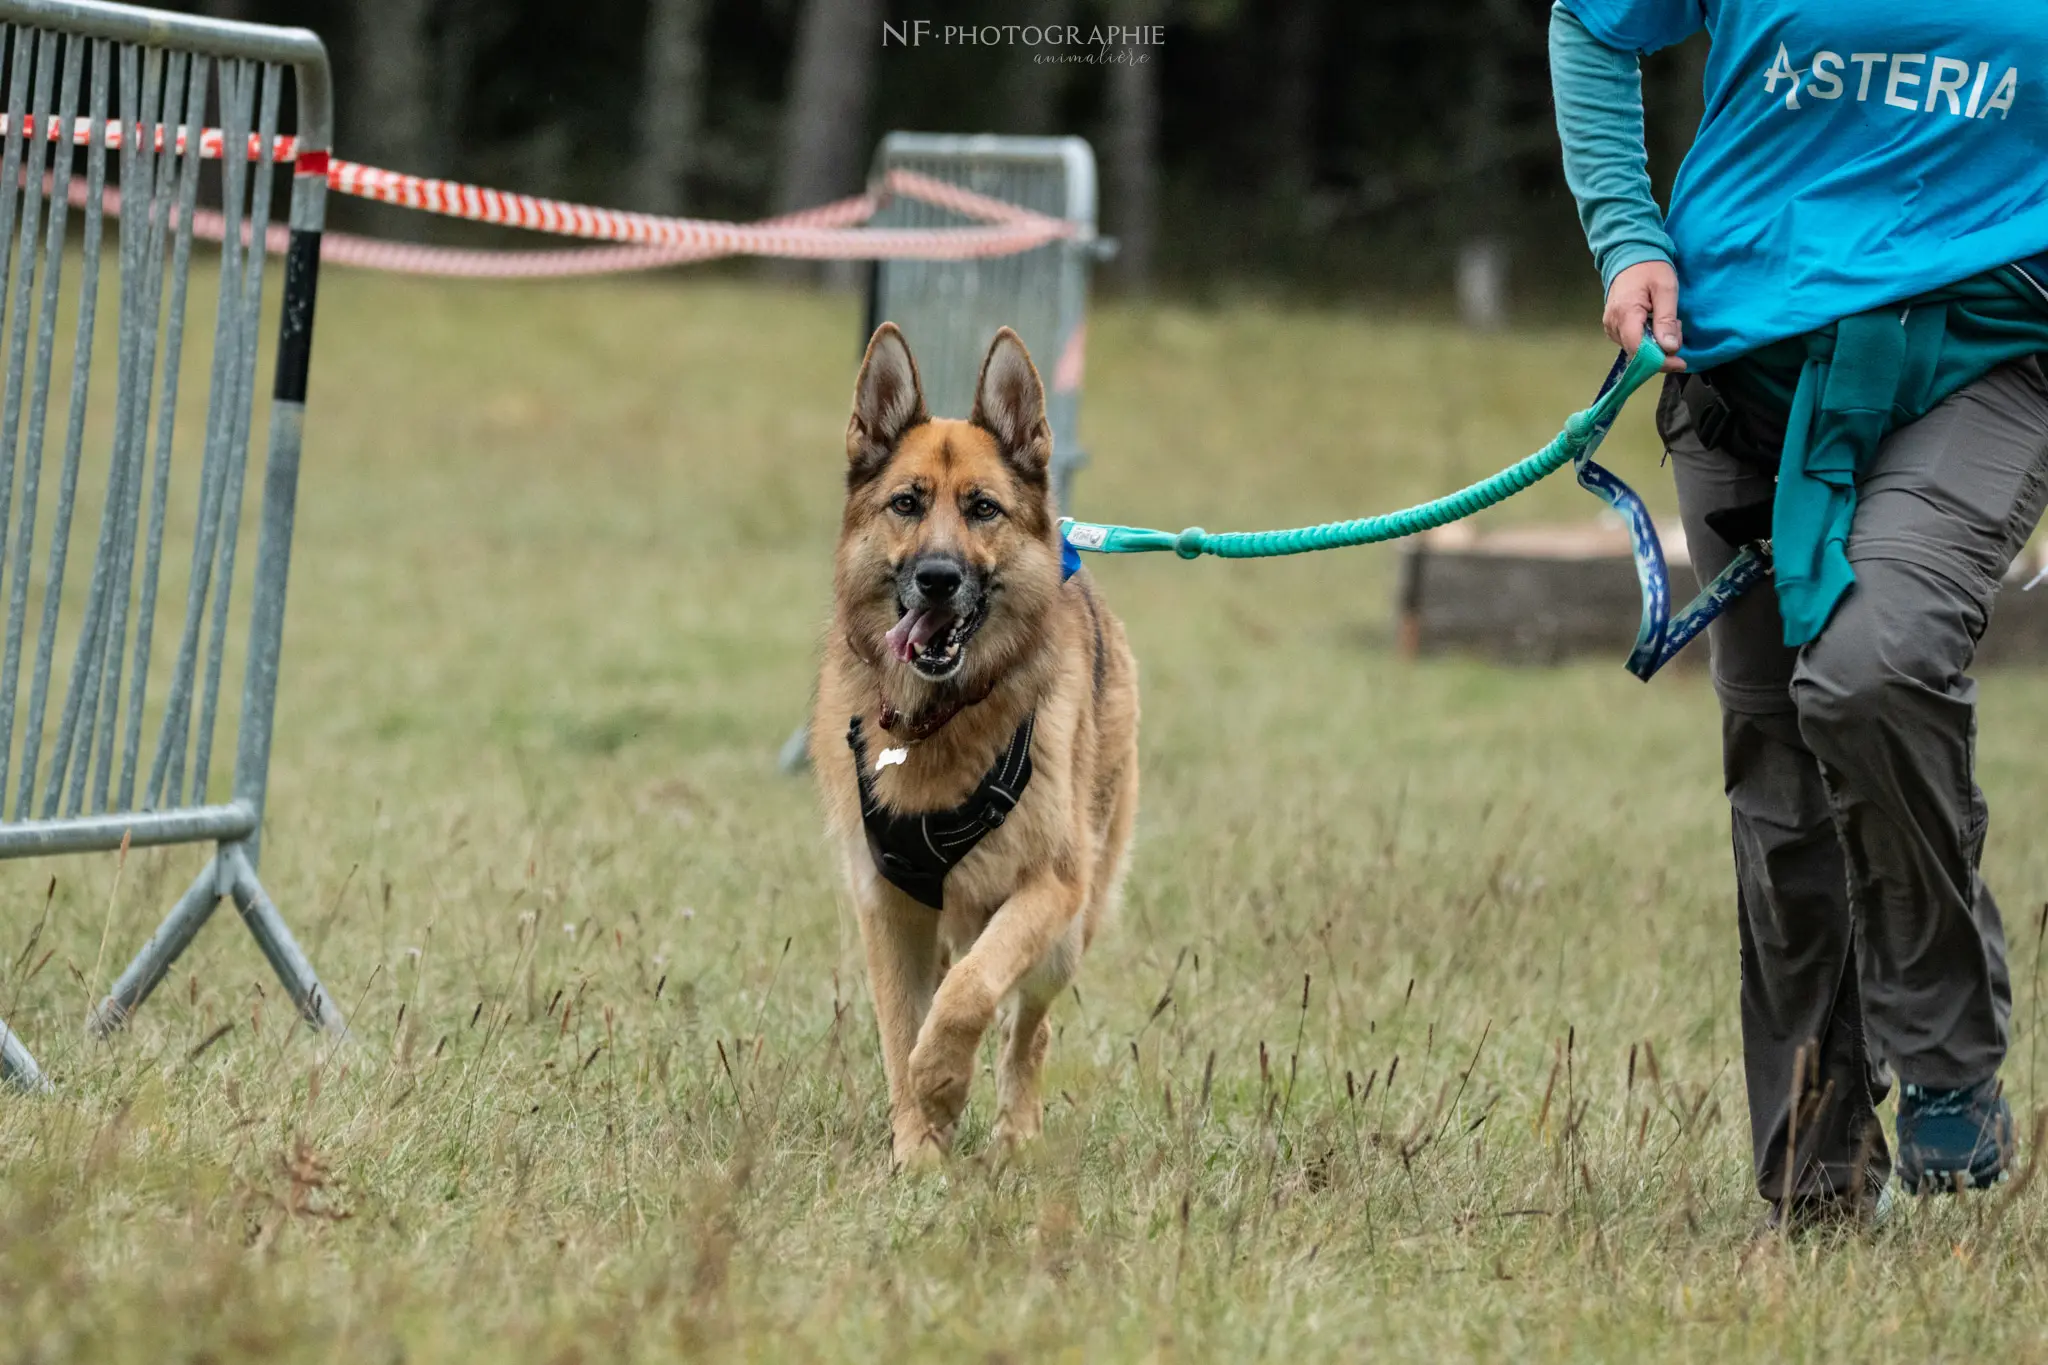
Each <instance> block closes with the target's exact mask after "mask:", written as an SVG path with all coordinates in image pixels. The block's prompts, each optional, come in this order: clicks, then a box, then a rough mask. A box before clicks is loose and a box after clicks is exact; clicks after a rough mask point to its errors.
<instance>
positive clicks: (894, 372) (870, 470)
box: [846, 322, 931, 484]
mask: <svg viewBox="0 0 2048 1365" xmlns="http://www.w3.org/2000/svg"><path fill="white" fill-rule="evenodd" d="M930 420H931V414H930V413H928V412H926V411H925V407H924V387H923V385H921V384H920V383H919V382H918V379H917V362H916V361H915V360H912V359H911V358H910V346H909V343H907V342H905V341H904V340H903V333H902V332H900V331H898V330H897V328H896V324H895V323H893V322H885V323H883V324H882V325H881V326H880V327H877V328H876V329H875V334H874V336H873V337H871V338H870V339H869V341H868V353H867V356H866V357H865V358H864V359H863V360H862V361H861V363H860V378H859V379H857V380H855V381H854V384H853V417H852V420H850V421H848V422H847V424H846V461H847V464H846V478H847V481H848V482H849V483H855V484H858V483H863V482H865V481H867V480H868V479H871V478H873V477H874V476H875V475H876V474H878V473H880V472H881V468H882V466H883V465H885V464H887V463H888V462H889V455H890V452H892V451H894V450H895V449H896V443H897V442H898V441H900V440H902V439H903V433H904V432H906V431H908V430H910V429H911V428H912V427H914V426H916V425H918V424H919V423H921V422H928V421H930Z"/></svg>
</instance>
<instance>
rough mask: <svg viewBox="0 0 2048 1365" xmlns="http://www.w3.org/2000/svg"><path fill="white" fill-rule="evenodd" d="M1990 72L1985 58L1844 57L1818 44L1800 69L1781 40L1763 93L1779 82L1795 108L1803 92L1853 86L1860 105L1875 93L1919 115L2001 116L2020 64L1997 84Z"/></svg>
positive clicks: (1833, 94)
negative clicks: (1970, 60)
mask: <svg viewBox="0 0 2048 1365" xmlns="http://www.w3.org/2000/svg"><path fill="white" fill-rule="evenodd" d="M1850 67H1855V68H1856V70H1854V71H1851V70H1850V69H1849V68H1850ZM1990 77H1991V63H1989V62H1978V63H1977V66H1976V69H1975V70H1974V71H1973V70H1972V69H1971V67H1970V64H1969V63H1968V62H1966V61H1963V60H1961V59H1960V58H1956V57H1942V56H1936V57H1934V58H1933V59H1932V62H1931V63H1930V61H1929V58H1928V54H1927V53H1925V52H1851V53H1850V54H1849V55H1848V56H1847V57H1844V56H1843V55H1842V54H1841V53H1839V52H1829V51H1827V50H1826V49H1822V50H1821V51H1819V52H1816V53H1814V54H1813V66H1812V67H1811V69H1810V70H1805V71H1802V70H1801V69H1800V68H1798V67H1796V66H1794V65H1792V54H1791V53H1790V52H1788V51H1787V50H1786V48H1785V45H1784V44H1783V43H1779V44H1778V56H1777V59H1776V60H1774V61H1773V62H1772V63H1771V69H1770V70H1768V71H1766V72H1765V73H1764V93H1765V94H1767V95H1771V96H1776V95H1777V93H1778V87H1779V86H1781V85H1782V86H1784V87H1785V107H1786V108H1787V109H1797V108H1799V107H1800V105H1799V98H1800V96H1802V95H1807V96H1811V97H1812V98H1814V99H1817V100H1838V99H1842V98H1844V97H1845V96H1847V95H1848V93H1849V89H1850V87H1851V86H1854V87H1855V91H1856V100H1857V102H1858V103H1859V104H1860V103H1865V102H1867V101H1869V100H1870V99H1872V98H1879V99H1882V100H1883V101H1884V102H1885V103H1886V104H1889V105H1891V106H1893V107H1894V108H1898V109H1911V110H1913V111H1914V112H1915V113H1921V114H1931V113H1934V112H1935V111H1936V110H1937V109H1939V110H1940V111H1941V112H1942V113H1944V114H1952V115H1955V116H1957V117H1960V118H1989V117H1991V113H1992V111H1993V110H1994V109H1995V110H1997V111H1998V116H1999V117H2000V118H2001V119H2002V118H2004V117H2006V115H2007V114H2008V113H2010V112H2011V110H2012V102H2013V99H2014V97H2015V96H2016V95H2018V93H2019V85H2020V72H2019V68H2018V67H2016V66H2009V67H2007V68H2006V69H2005V74H2004V75H2002V76H2000V77H1999V78H1998V80H1997V82H1996V83H1995V84H1991V83H1990ZM1987 84H1989V86H1990V91H1991V94H1990V98H1988V99H1987V98H1985V94H1984V92H1985V88H1986V86H1987Z"/></svg>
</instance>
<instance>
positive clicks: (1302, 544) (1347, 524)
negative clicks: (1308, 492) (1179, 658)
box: [1060, 338, 1771, 682]
mask: <svg viewBox="0 0 2048 1365" xmlns="http://www.w3.org/2000/svg"><path fill="white" fill-rule="evenodd" d="M1663 366H1664V353H1663V352H1662V351H1660V350H1659V349H1657V345H1656V343H1655V342H1652V341H1650V340H1649V339H1648V338H1645V339H1644V340H1643V343H1642V345H1641V347H1639V348H1638V349H1637V351H1636V353H1635V355H1634V356H1633V357H1630V356H1627V355H1624V356H1621V357H1619V358H1617V359H1616V360H1615V362H1614V368H1613V369H1612V370H1610V371H1609V372H1608V375H1607V382H1606V383H1604V384H1602V385H1601V386H1600V394H1599V397H1597V398H1595V399H1594V400H1593V406H1591V407H1589V408H1587V409H1586V410H1585V411H1583V412H1576V413H1573V414H1572V416H1571V418H1570V420H1568V421H1567V422H1566V423H1565V425H1564V430H1563V431H1561V432H1559V433H1558V435H1557V439H1555V440H1553V441H1552V442H1551V443H1550V444H1549V445H1547V446H1545V447H1544V448H1543V449H1541V450H1539V451H1537V452H1536V453H1535V454H1534V455H1531V456H1529V457H1528V458H1527V459H1525V460H1521V461H1519V462H1517V463H1515V464H1513V465H1510V466H1509V467H1508V468H1506V469H1503V470H1502V471H1501V472H1500V473H1498V474H1496V475H1494V476H1493V477H1492V478H1490V479H1484V480H1481V481H1480V482H1478V483H1475V484H1473V485H1471V486H1470V487H1468V488H1462V489H1460V490H1458V491H1457V492H1456V493H1453V494H1451V495H1450V496H1449V497H1444V498H1438V499H1436V500H1435V501H1433V502H1425V503H1421V504H1419V505H1417V506H1414V507H1408V508H1403V509H1402V510H1401V511H1398V512H1389V513H1387V514H1386V515H1384V516H1377V517H1362V518H1360V519H1358V520H1356V521H1336V522H1328V523H1325V524H1324V525H1321V526H1302V527H1297V528H1295V529H1293V530H1284V531H1225V532H1219V533H1216V534H1211V533H1210V532H1207V531H1204V530H1203V529H1202V528H1201V527H1199V526H1190V527H1189V528H1188V529H1187V530H1185V531H1182V532H1181V533H1180V534H1178V535H1175V534H1173V533H1171V532H1168V531H1153V530H1148V529H1146V528H1145V527H1142V526H1117V525H1114V524H1110V523H1104V522H1090V521H1075V520H1073V519H1072V518H1066V519H1063V520H1062V521H1061V522H1060V536H1061V543H1060V550H1061V560H1062V563H1063V566H1064V568H1065V571H1066V572H1067V573H1068V574H1072V573H1073V572H1074V571H1076V570H1077V569H1079V568H1080V567H1081V557H1080V554H1079V553H1078V551H1080V550H1093V551H1096V552H1097V553H1101V554H1142V553H1145V552H1147V551H1153V550H1172V551H1173V552H1174V553H1175V554H1177V555H1179V556H1180V557H1181V558H1182V559H1195V558H1198V557H1200V556H1202V555H1205V554H1209V555H1215V556H1217V557H1218V558H1221V559H1263V558H1269V557H1272V556H1276V555H1296V554H1305V553H1307V552H1308V551H1311V550H1336V549H1342V548H1345V547H1347V546H1352V545H1373V544H1378V543H1380V542H1382V541H1388V540H1399V539H1401V538H1402V537H1404V536H1412V535H1417V534H1419V533H1421V532H1423V531H1429V530H1433V529H1435V528H1436V527H1439V526H1447V525H1449V524H1450V523H1452V522H1454V521H1461V520H1463V519H1464V518H1466V517H1469V516H1471V515H1472V514H1473V513H1475V512H1480V511H1484V510H1485V509H1486V508H1488V507H1492V506H1494V505H1495V504H1496V503H1500V502H1504V501H1506V500H1507V499H1509V498H1511V497H1513V496H1514V495H1515V494H1517V493H1519V492H1521V491H1522V490H1523V489H1525V488H1528V487H1529V486H1530V485H1532V484H1534V483H1536V482H1538V481H1539V480H1541V479H1544V478H1547V477H1549V476H1550V475H1551V474H1554V473H1556V472H1557V471H1558V470H1560V469H1562V468H1564V467H1565V465H1567V464H1576V465H1577V466H1578V480H1579V486H1580V487H1582V488H1584V489H1585V490H1586V491H1587V492H1589V493H1592V494H1593V495H1594V496H1595V497H1598V498H1599V499H1600V500H1601V501H1602V502H1605V503H1606V504H1607V505H1608V506H1609V507H1610V508H1611V509H1613V511H1614V512H1615V514H1616V515H1618V516H1619V517H1620V518H1621V519H1622V522H1623V524H1624V525H1626V526H1627V527H1628V533H1629V542H1630V545H1631V546H1632V548H1633V552H1634V558H1635V567H1636V580H1637V584H1638V586H1639V587H1640V588H1641V589H1642V596H1643V615H1642V622H1641V625H1640V628H1639V629H1638V630H1637V632H1636V642H1635V647H1634V648H1633V649H1632V650H1630V652H1629V656H1628V662H1627V667H1628V671H1629V672H1631V673H1633V674H1635V675H1636V676H1637V677H1638V678H1641V679H1642V680H1644V681H1645V682H1647V681H1649V679H1650V678H1651V677H1653V676H1655V674H1656V673H1657V670H1659V669H1660V668H1662V667H1663V666H1664V665H1665V664H1667V663H1669V662H1670V661H1671V660H1672V659H1673V658H1674V657H1676V655H1677V654H1678V652H1679V651H1680V650H1682V649H1684V648H1685V646H1686V645H1687V644H1688V643H1689V642H1690V641H1692V640H1693V639H1695V638H1697V637H1698V636H1699V634H1700V632H1702V631H1704V630H1705V629H1706V628H1707V625H1708V623H1709V622H1711V621H1712V620H1713V619H1714V618H1715V617H1717V616H1719V615H1720V614H1721V613H1722V612H1723V611H1726V610H1727V609H1728V607H1729V606H1730V605H1732V604H1733V603H1734V602H1735V600H1736V599H1737V598H1739V597H1741V596H1742V594H1744V593H1745V592H1747V591H1749V590H1750V589H1751V588H1753V587H1754V586H1756V585H1757V584H1758V583H1761V582H1763V581H1764V580H1765V579H1767V578H1769V577H1770V573H1771V558H1770V547H1769V546H1768V545H1767V544H1757V545H1746V546H1743V547H1742V548H1741V551H1740V552H1739V553H1738V554H1737V555H1736V557H1735V560H1734V562H1733V563H1731V564H1730V565H1729V566H1728V567H1727V569H1725V570H1723V571H1722V573H1721V574H1720V575H1719V576H1717V577H1716V578H1715V579H1714V581H1713V582H1712V583H1709V584H1708V585H1707V586H1706V588H1705V589H1703V590H1702V591H1701V593H1700V594H1699V596H1698V597H1696V598H1694V599H1693V600H1692V602H1691V603H1689V604H1688V605H1687V606H1686V607H1685V608H1684V609H1683V610H1682V611H1680V612H1679V613H1678V614H1677V616H1675V617H1674V616H1673V615H1672V614H1671V585H1670V573H1669V570H1668V569H1667V567H1666V566H1665V563H1664V549H1663V546H1662V545H1661V544H1660V543H1659V542H1658V538H1657V528H1656V525H1655V524H1654V523H1653V522H1652V521H1651V520H1650V512H1649V509H1648V508H1647V507H1645V506H1644V505H1643V500H1642V499H1641V498H1639V497H1637V496H1636V494H1635V491H1634V490H1633V489H1631V488H1630V487H1629V486H1628V485H1627V484H1626V483H1623V482H1622V481H1621V480H1620V479H1619V478H1617V477H1615V475H1614V474H1613V473H1612V472H1611V471H1609V470H1607V469H1605V468H1603V467H1602V466H1601V465H1600V464H1599V463H1597V462H1596V461H1595V460H1594V459H1593V458H1592V457H1593V452H1594V451H1595V450H1596V449H1598V448H1599V445H1600V442H1601V441H1602V440H1604V439H1605V438H1606V436H1607V430H1608V428H1609V427H1610V426H1612V425H1613V423H1614V419H1615V416H1616V415H1617V414H1618V413H1619V412H1620V411H1621V408H1622V405H1623V404H1624V403H1626V402H1627V401H1628V400H1629V397H1630V395H1632V394H1633V393H1635V391H1636V390H1637V389H1640V388H1641V387H1642V386H1643V385H1644V384H1646V383H1648V382H1649V381H1650V380H1651V379H1652V378H1653V377H1654V376H1655V375H1656V374H1657V373H1658V372H1659V371H1660V370H1662V369H1663Z"/></svg>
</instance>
